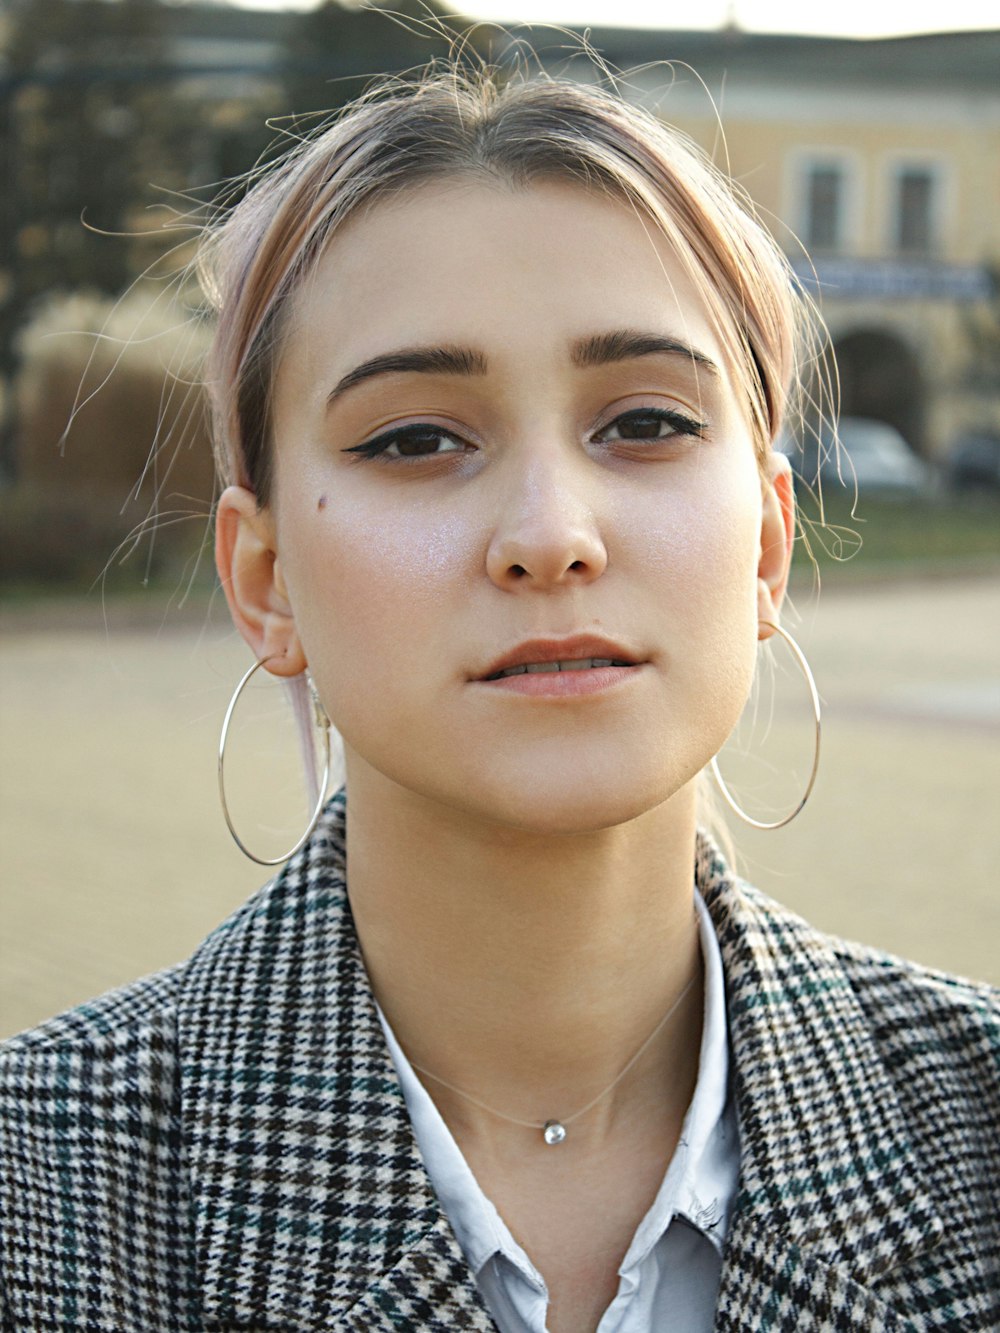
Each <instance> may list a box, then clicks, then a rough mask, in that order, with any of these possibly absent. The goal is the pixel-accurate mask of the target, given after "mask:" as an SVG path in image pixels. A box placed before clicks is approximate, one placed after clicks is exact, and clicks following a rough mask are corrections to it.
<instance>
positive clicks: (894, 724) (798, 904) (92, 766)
mask: <svg viewBox="0 0 1000 1333" xmlns="http://www.w3.org/2000/svg"><path fill="white" fill-rule="evenodd" d="M801 611H802V624H801V625H800V627H799V631H798V632H799V635H800V639H801V642H802V643H803V646H804V647H805V648H806V650H807V652H808V654H809V657H810V659H811V660H812V662H813V665H814V669H815V671H816V675H817V678H818V680H819V683H820V687H821V690H822V693H823V695H824V698H825V701H826V724H825V733H824V754H823V764H822V769H821V774H820V780H819V784H818V786H817V790H816V792H815V795H814V797H813V800H812V802H811V803H810V805H809V807H808V808H807V809H806V811H805V812H804V813H803V815H802V816H801V817H800V818H799V819H798V820H797V821H796V822H795V823H794V824H792V825H791V826H789V827H788V828H787V829H784V830H781V831H779V832H776V833H770V834H751V833H746V834H744V833H743V832H738V845H739V848H740V850H741V853H742V856H743V869H744V872H745V873H746V874H747V875H748V877H750V878H752V879H755V880H756V881H757V883H759V884H760V885H761V887H763V888H766V889H768V890H769V891H770V892H772V893H773V894H774V895H775V896H777V897H779V898H781V899H782V900H783V901H785V902H786V903H788V904H789V905H791V906H793V907H795V908H797V909H798V910H800V911H802V912H803V913H804V914H805V915H807V916H808V917H809V918H810V919H811V920H813V921H814V922H815V923H817V924H819V925H822V926H826V927H828V928H830V929H832V930H836V931H838V932H839V933H841V934H845V935H849V936H852V937H855V938H861V939H865V940H867V941H870V942H873V943H877V944H881V945H882V946H884V947H886V948H889V949H893V950H895V951H896V952H898V953H902V954H905V955H908V956H910V957H915V958H918V959H920V960H921V961H923V962H927V963H930V964H933V965H935V966H939V967H942V968H946V969H948V970H952V971H958V972H964V973H967V974H971V975H976V976H981V977H985V978H988V979H990V980H992V981H994V982H1000V895H998V892H997V887H998V869H997V868H998V865H1000V802H998V793H1000V667H998V663H1000V578H997V577H995V576H994V577H991V578H979V579H968V580H964V581H955V582H940V581H937V582H924V583H921V584H917V583H913V584H903V585H884V586H880V587H867V588H855V589H851V590H844V591H842V592H836V593H831V594H824V596H823V598H822V599H821V604H820V607H819V609H818V610H816V609H815V608H814V607H812V606H805V607H803V608H801ZM144 619H145V620H146V621H147V622H148V619H149V617H148V615H147V616H146V617H144ZM248 660H249V659H248V657H247V652H246V649H245V648H244V647H243V645H242V643H240V642H238V641H237V640H236V639H235V636H234V635H233V633H232V631H231V630H229V629H228V628H227V627H226V624H225V619H224V611H223V608H221V607H216V608H214V609H213V610H212V612H211V613H209V614H206V616H205V617H204V618H203V619H200V620H196V621H194V622H192V620H191V619H190V618H188V619H187V620H186V622H185V623H183V624H181V625H177V624H173V625H172V624H171V621H170V619H169V617H168V619H167V620H166V621H165V623H164V624H163V625H162V626H155V625H154V626H151V625H150V624H148V623H145V624H143V625H140V626H136V625H132V626H130V625H129V624H128V623H127V617H126V614H125V613H124V612H123V611H121V610H120V609H119V610H115V611H114V612H113V613H112V614H111V619H110V625H109V627H108V628H107V630H105V628H104V627H103V624H102V613H101V611H100V608H99V607H98V606H97V605H95V604H88V605H87V606H85V607H82V608H80V607H77V608H74V609H72V611H71V612H69V613H67V614H60V615H56V616H54V615H53V613H52V611H51V610H49V611H47V612H46V613H45V614H44V615H43V616H41V617H33V616H31V615H26V614H24V613H18V614H16V615H15V614H14V613H11V612H8V613H7V614H6V616H5V617H4V633H3V639H2V643H0V747H2V755H3V760H2V766H0V839H2V841H0V876H2V877H0V885H2V888H0V1035H3V1034H6V1033H10V1032H12V1031H15V1030H17V1029H19V1028H20V1027H23V1026H26V1025H28V1024H31V1023H34V1022H36V1021H38V1020H39V1019H41V1018H43V1017H44V1016H45V1015H47V1014H49V1013H51V1012H53V1011H55V1010H57V1009H59V1008H62V1007H64V1006H66V1005H69V1004H73V1003H76V1002H77V1001H80V1000H82V999H84V998H86V997H87V996H89V995H92V994H95V993H97V992H98V991H100V990H103V989H105V988H107V987H109V986H112V985H114V984H116V983H118V982H121V981H124V980H127V979H128V978H130V977H133V976H136V975H139V974H140V973H142V972H146V971H150V970H152V969H154V968H157V967H160V966H163V965H165V964H167V963H170V962H173V961H175V960H176V959H179V958H182V957H184V956H185V955H186V954H187V953H189V952H190V950H191V949H192V947H193V946H194V945H195V944H196V943H197V942H198V940H199V939H201V938H202V937H203V936H204V935H205V934H206V933H207V932H208V931H209V930H210V929H211V928H212V927H213V926H214V925H215V924H217V922H218V921H219V920H220V919H222V917H224V916H225V915H226V913H227V912H229V911H230V910H231V909H232V908H233V907H234V906H236V905H237V904H238V903H239V902H240V901H242V899H243V898H244V897H245V896H246V895H247V894H248V893H249V892H250V891H251V890H252V889H253V888H255V887H256V885H257V884H258V883H259V882H260V881H261V879H262V877H263V875H264V872H263V871H261V870H260V869H259V868H258V867H256V866H253V865H252V864H251V863H249V862H246V861H244V860H243V858H242V857H241V856H240V854H239V853H238V852H237V851H236V850H235V848H234V847H233V846H232V844H231V843H230V841H229V837H228V834H227V833H226V831H225V829H224V826H223V824H222V820H221V817H220V815H219V813H218V807H217V798H216V788H215V745H216V737H217V731H218V725H219V720H220V718H221V716H222V713H223V710H224V708H225V704H226V701H227V699H228V697H229V694H230V692H231V690H232V687H233V684H234V682H235V680H236V679H237V677H238V673H239V672H240V671H241V670H242V669H243V667H244V666H245V665H246V664H247V663H248ZM775 661H776V663H777V664H778V665H779V668H783V667H784V665H785V657H784V655H783V653H782V652H781V651H780V650H778V651H777V652H776V654H775ZM776 681H777V687H778V688H777V690H776V691H772V690H771V689H770V683H769V681H768V680H767V678H766V676H765V679H764V683H763V686H762V690H761V697H760V700H759V706H758V714H759V718H760V719H762V720H766V719H767V718H770V716H771V713H772V708H771V701H772V696H773V695H775V696H776V698H777V703H776V704H775V707H774V709H773V722H772V724H771V725H770V727H769V728H765V727H763V726H759V727H758V733H763V731H765V730H766V731H767V732H768V734H767V736H766V738H764V737H763V735H762V734H758V735H755V736H754V737H752V738H751V741H750V748H751V749H752V752H753V754H754V755H761V754H762V755H763V756H764V764H763V765H761V764H760V763H759V762H758V763H755V764H754V765H752V766H751V767H749V768H748V767H747V766H746V765H743V764H741V763H740V762H739V758H738V756H737V755H735V754H734V753H727V755H726V757H725V761H724V769H725V771H726V773H727V775H729V776H730V777H731V778H732V781H733V784H734V785H737V784H739V786H740V790H741V792H744V793H756V797H755V799H756V800H757V801H758V805H757V807H756V808H757V809H758V810H759V811H761V812H763V813H766V811H767V810H768V809H777V808H779V807H780V806H781V805H783V804H785V803H786V802H787V801H788V800H790V799H791V797H792V795H793V793H794V789H795V774H794V772H792V773H791V774H790V772H789V768H790V767H791V768H793V769H794V768H795V767H796V766H798V767H799V768H801V767H802V766H804V765H805V763H806V762H807V755H808V750H809V736H810V729H809V720H808V713H807V712H806V711H805V701H804V694H803V691H802V687H801V684H800V682H799V679H798V677H797V676H796V674H795V672H794V669H790V670H788V671H786V670H784V669H779V671H778V673H777V676H776ZM256 698H257V699H258V701H259V702H258V705H257V711H258V718H257V722H256V723H255V724H254V727H253V728H252V734H253V736H254V744H255V746H256V750H255V753H253V754H251V752H250V750H249V749H248V748H246V747H247V746H248V744H249V742H248V741H247V739H246V737H247V736H248V735H249V734H250V733H251V728H249V727H248V726H244V728H243V740H242V741H241V744H242V745H243V746H244V748H243V750H242V751H240V750H236V751H234V754H233V780H234V800H235V801H236V802H237V803H238V805H239V808H240V810H241V811H243V812H244V817H245V818H247V819H250V818H252V817H254V814H255V813H256V814H257V815H258V816H259V818H260V820H261V823H262V825H267V826H268V827H267V828H266V829H265V830H264V836H265V837H271V838H272V839H273V841H272V843H271V846H272V848H273V850H274V851H279V850H280V847H281V838H282V836H283V833H282V828H281V825H282V823H283V822H284V824H285V825H286V826H287V827H288V828H294V826H295V825H296V822H297V820H298V818H299V814H298V810H297V808H296V804H295V801H294V800H292V801H290V803H289V806H288V808H287V809H286V810H284V811H281V810H276V809H275V808H274V805H275V797H274V793H275V792H276V790H277V789H278V788H279V787H280V786H281V785H282V781H283V779H282V777H281V774H285V775H287V776H288V778H289V780H288V781H287V783H286V785H287V786H288V788H289V789H290V790H297V784H296V783H294V782H292V781H291V780H290V779H291V776H292V774H293V772H294V766H295V763H296V762H297V761H296V756H295V755H294V753H292V751H291V749H290V748H289V745H288V735H289V729H288V727H287V726H286V725H285V724H284V719H283V718H282V716H281V706H280V704H278V703H277V701H276V696H275V694H274V692H273V691H268V690H267V689H266V688H265V689H264V690H263V691H261V692H259V694H258V695H257V696H256ZM265 770H266V772H267V774H268V781H267V782H263V783H261V782H258V783H257V784H256V787H255V784H253V783H244V785H243V789H242V790H241V789H240V786H239V773H240V772H241V771H242V772H243V773H244V774H250V773H256V774H260V773H261V772H263V771H265ZM771 773H773V777H769V776H768V775H769V774H771ZM255 796H256V798H257V799H258V801H259V800H260V799H261V798H263V799H264V800H265V801H266V805H264V806H260V805H257V806H256V807H255V806H254V805H253V801H254V798H255ZM268 830H270V831H268Z"/></svg>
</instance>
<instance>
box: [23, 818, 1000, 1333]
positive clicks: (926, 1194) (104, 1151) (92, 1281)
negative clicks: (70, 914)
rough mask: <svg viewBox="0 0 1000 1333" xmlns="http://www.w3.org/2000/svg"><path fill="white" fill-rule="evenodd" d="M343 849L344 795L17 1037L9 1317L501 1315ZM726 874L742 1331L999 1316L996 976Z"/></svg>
mask: <svg viewBox="0 0 1000 1333" xmlns="http://www.w3.org/2000/svg"><path fill="white" fill-rule="evenodd" d="M343 854H344V806H343V801H342V799H341V798H336V799H335V800H334V802H333V803H332V804H331V806H330V807H329V809H328V811H327V814H326V815H325V816H324V819H323V821H322V823H321V824H320V826H319V828H318V830H317V832H316V833H315V835H314V836H313V838H312V839H311V841H310V843H309V844H308V845H307V847H306V848H305V849H304V850H303V852H301V853H300V854H299V855H298V856H297V857H296V858H295V859H294V860H293V861H292V862H291V863H290V864H289V865H288V867H287V868H286V869H285V871H284V872H283V873H282V874H281V875H279V876H278V877H277V879H276V880H274V881H273V882H272V883H271V884H269V885H267V886H265V888H264V889H263V890H262V891H261V892H260V893H259V894H258V895H257V896H256V897H255V898H253V899H252V900H251V901H250V902H249V903H248V904H247V905H246V906H245V907H244V908H243V909H241V910H240V911H239V912H237V913H236V915H235V916H233V917H232V918H231V919H230V920H229V921H227V922H226V923H225V924H224V925H223V926H222V927H220V929H219V930H217V931H216V932H215V933H214V934H213V935H212V936H210V937H209V939H208V940H207V941H206V942H205V944H204V945H203V946H202V947H201V948H200V949H199V951H198V952H197V953H196V954H195V956H194V958H193V959H192V960H191V961H190V962H188V963H185V964H184V965H182V966H179V967H175V968H172V969H171V970H170V971H167V972H164V973H161V974H160V975H158V976H155V977H152V978H149V979H147V980H145V981H139V982H136V983H135V984H134V985H131V986H127V987H125V988H124V989H122V990H119V991H116V992H114V993H113V994H111V995H108V996H105V997H104V998H103V999H100V1000H97V1001H95V1002H93V1003H92V1004H88V1005H84V1006H83V1007H81V1008H79V1009H76V1010H74V1011H72V1012H71V1013H69V1014H66V1015H64V1016H62V1017H60V1018H56V1019H53V1020H52V1021H51V1022H49V1023H48V1024H46V1025H45V1026H44V1027H42V1028H39V1029H38V1030H36V1031H34V1032H29V1033H26V1034H24V1035H23V1036H21V1037H18V1038H15V1039H14V1040H13V1041H11V1042H10V1043H9V1044H8V1045H7V1046H6V1048H5V1049H4V1053H3V1055H2V1058H0V1129H2V1143H0V1310H2V1317H0V1325H2V1328H3V1330H4V1333H43V1330H79V1331H80V1333H83V1330H87V1333H97V1330H102V1331H103V1330H106V1331H107V1333H168V1330H169V1331H170V1333H174V1331H177V1333H180V1330H186V1331H191V1333H194V1331H197V1333H208V1331H209V1330H213V1331H218V1333H222V1331H223V1330H226V1331H233V1330H237V1329H240V1330H256V1331H257V1333H262V1331H263V1330H282V1331H283V1333H306V1330H310V1331H313V1333H318V1331H319V1330H324V1333H326V1331H329V1330H335V1331H336V1333H341V1331H344V1333H346V1330H356V1331H357V1333H361V1331H362V1330H363V1331H364V1333H375V1331H376V1330H380V1331H388V1330H390V1329H393V1330H400V1329H412V1330H425V1329H426V1330H435V1329H436V1330H449V1333H450V1331H451V1330H460V1329H470V1330H472V1329H491V1328H492V1327H493V1324H492V1322H491V1320H490V1317H489V1315H488V1314H487V1313H486V1311H485V1309H484V1308H483V1305H482V1303H481V1301H480V1299H479V1296H478V1293H477V1289H476V1286H475V1283H474V1281H473V1279H472V1277H471V1275H470V1273H469V1270H468V1268H467V1267H466V1264H465V1261H464V1259H463V1256H462V1253H461V1251H460V1250H459V1248H458V1245H457V1242H456V1240H455V1238H454V1236H453V1234H452V1232H451V1229H450V1227H449V1225H448V1222H447V1221H446V1219H445V1218H444V1216H443V1215H442V1212H441V1208H440V1206H439V1204H438V1202H437V1199H436V1197H435V1195H434V1192H433V1190H432V1188H431V1185H430V1182H429V1180H428V1177H427V1175H426V1172H425V1170H424V1168H423V1165H422V1163H421V1159H420V1156H419V1154H418V1151H417V1149H416V1147H415V1144H414V1140H413V1136H412V1133H411V1130H410V1124H409V1120H408V1118H407V1113H406V1107H405V1104H404V1101H403V1097H402V1094H401V1092H400V1087H399V1084H398V1082H397V1079H396V1076H395V1072H394V1070H393V1067H392V1064H391V1062H390V1060H389V1057H388V1054H387V1052H386V1048H385V1044H384V1041H383V1038H382V1033H381V1030H380V1028H379V1023H378V1018H377V1016H376V1012H375V1008H374V1004H373V1000H372V995H371V991H370V990H369V987H368V984H367V979H366V976H365V972H364V968H363V965H362V962H361V957H360V954H359V950H358V945H357V940H356V937H355V934H354V928H353V924H352V920H351V915H350V910H349V907H348V905H347V900H346V896H345V886H344V876H343V864H344V862H343ZM697 878H698V883H699V885H700V887H701V891H702V893H703V895H704V897H705V900H706V902H707V904H708V907H709V910H710V912H711V915H712V918H713V920H714V922H715V926H716V929H717V931H718V934H719V939H720V942H721V946H722V955H723V960H724V968H725V974H726V985H727V994H728V1007H729V1021H730V1028H731V1041H732V1059H733V1063H732V1069H733V1076H734V1078H735V1087H736V1096H737V1104H738V1113H739V1123H740V1136H741V1150H742V1170H741V1179H740V1188H739V1196H738V1200H737V1204H736V1209H735V1213H734V1217H733V1221H732V1226H731V1231H730V1236H729V1239H728V1243H727V1246H726V1252H725V1258H724V1265H723V1275H722V1287H721V1293H720V1297H719V1305H718V1314H717V1317H716V1328H717V1329H719V1330H730V1331H734V1330H789V1331H793V1330H794V1331H796V1333H798V1331H809V1330H837V1331H838V1333H840V1331H843V1333H848V1331H849V1330H853V1331H854V1333H873V1330H877V1331H879V1333H892V1331H894V1330H903V1329H911V1330H916V1329H920V1330H927V1329H950V1330H954V1331H955V1333H959V1330H961V1333H972V1331H973V1330H986V1329H994V1330H995V1329H1000V1220H998V1219H1000V1184H998V1181H1000V1143H998V1128H997V1126H998V1111H1000V1073H998V1049H1000V1024H998V1008H997V996H996V994H995V993H992V992H990V991H989V990H988V989H987V988H986V987H977V986H973V985H970V984H967V983H964V982H958V981H954V980H950V979H948V978H945V977H942V976H938V975H935V974H932V973H928V972H926V971H923V970H921V969H919V968H916V967H913V966H911V965H908V964H906V963H901V962H899V961H897V960H895V959H892V958H889V957H886V956H884V955H882V954H878V953H874V952H872V951H870V950H866V949H860V948H857V947H854V946H851V945H845V944H842V943H839V942H837V941H833V940H830V939H829V938H827V937H825V936H823V935H820V934H818V933H817V932H815V931H813V930H811V929H810V928H809V927H808V926H806V925H805V924H804V923H803V922H802V921H800V920H799V919H798V918H796V917H794V916H792V915H790V914H789V913H787V912H785V911H783V910H782V909H780V908H778V907H776V906H775V905H774V904H773V903H771V902H769V901H768V900H766V899H765V898H764V897H763V896H762V895H760V894H758V893H756V892H755V891H754V890H752V889H749V888H746V887H744V886H741V885H739V884H737V883H736V882H734V881H733V880H732V879H731V878H730V877H729V875H728V873H727V871H726V869H725V866H724V865H723V864H722V862H721V861H720V860H719V858H718V856H717V855H716V854H715V853H714V851H713V849H712V848H711V847H710V846H709V844H708V843H707V842H703V843H701V844H700V846H699V855H698V866H697ZM657 1333H658V1331H657Z"/></svg>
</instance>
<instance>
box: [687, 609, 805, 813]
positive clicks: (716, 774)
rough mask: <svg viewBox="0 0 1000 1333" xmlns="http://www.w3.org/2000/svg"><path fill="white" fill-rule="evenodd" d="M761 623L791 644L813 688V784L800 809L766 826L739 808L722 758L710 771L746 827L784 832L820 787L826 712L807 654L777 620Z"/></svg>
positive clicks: (713, 762) (713, 763)
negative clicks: (722, 769)
mask: <svg viewBox="0 0 1000 1333" xmlns="http://www.w3.org/2000/svg"><path fill="white" fill-rule="evenodd" d="M760 623H761V624H762V625H767V626H768V627H769V628H770V629H773V630H774V632H775V633H776V634H780V635H781V637H782V638H783V639H784V641H785V642H786V643H787V644H788V646H789V648H790V649H791V650H792V656H793V657H794V658H795V662H796V665H797V666H798V668H799V670H800V671H801V672H802V674H803V676H805V678H806V684H807V685H808V686H809V699H810V701H811V703H812V708H813V717H814V718H815V721H816V734H815V741H814V745H813V762H812V772H811V773H810V774H809V781H808V782H807V783H806V789H805V791H804V792H803V793H802V798H801V800H800V801H799V803H798V805H797V806H796V807H795V808H794V810H792V811H791V813H790V814H787V815H785V817H784V819H776V820H774V821H773V822H772V823H766V822H765V821H763V820H760V819H754V818H753V816H752V815H748V814H747V812H746V811H745V810H743V809H742V808H741V807H740V806H739V805H737V804H736V801H735V799H734V798H733V794H732V792H731V791H730V790H729V788H728V787H727V786H726V784H725V781H724V780H723V777H722V774H721V773H720V772H719V756H718V755H713V756H712V762H711V765H710V767H711V769H712V777H713V778H715V781H716V785H717V786H718V788H719V791H720V792H721V794H722V798H723V800H724V801H725V802H726V804H727V805H728V806H729V808H730V810H732V811H733V812H734V814H737V815H739V817H740V819H742V820H743V822H744V824H749V825H750V827H751V828H758V829H776V828H784V827H785V825H786V824H790V823H791V822H792V820H793V819H794V818H795V816H796V815H797V814H799V813H800V811H801V810H802V808H803V806H804V805H805V803H806V801H808V799H809V797H810V796H811V795H812V789H813V787H814V786H815V785H816V774H817V772H818V771H819V745H820V736H821V733H822V709H821V708H820V702H819V692H818V691H817V689H816V680H815V677H814V676H813V673H812V671H811V670H810V667H809V663H808V662H807V661H806V655H805V653H804V652H803V651H802V649H801V648H800V647H799V645H798V644H797V643H796V642H795V640H794V639H793V638H792V636H791V635H790V634H789V633H788V631H787V630H786V629H782V628H781V626H780V625H776V624H775V623H774V621H773V620H762V621H761V622H760Z"/></svg>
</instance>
